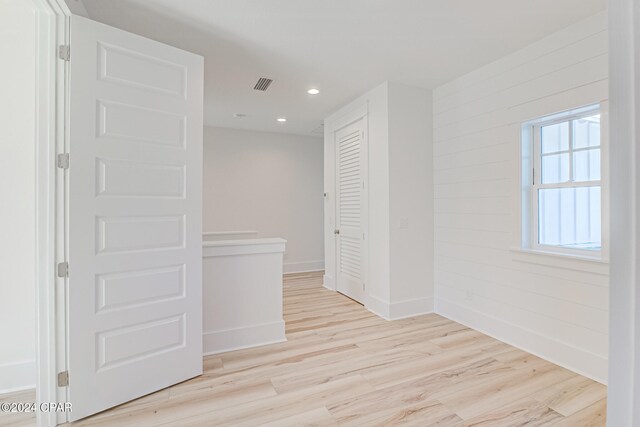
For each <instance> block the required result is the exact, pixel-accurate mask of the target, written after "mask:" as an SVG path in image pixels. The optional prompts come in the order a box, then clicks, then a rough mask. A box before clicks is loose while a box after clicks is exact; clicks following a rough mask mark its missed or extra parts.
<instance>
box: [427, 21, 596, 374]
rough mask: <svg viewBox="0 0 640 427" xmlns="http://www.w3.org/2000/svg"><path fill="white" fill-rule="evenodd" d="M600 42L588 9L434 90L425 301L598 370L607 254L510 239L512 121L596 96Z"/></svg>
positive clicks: (515, 205)
mask: <svg viewBox="0 0 640 427" xmlns="http://www.w3.org/2000/svg"><path fill="white" fill-rule="evenodd" d="M607 42H608V36H607V16H606V14H604V13H600V14H598V15H595V16H593V17H592V18H589V19H587V20H585V21H583V22H580V23H578V24H576V25H573V26H571V27H569V28H567V29H565V30H563V31H560V32H558V33H555V34H553V35H550V36H549V37H547V38H545V39H542V40H540V41H538V42H536V43H534V44H532V45H530V46H528V47H527V48H525V49H522V50H520V51H518V52H516V53H514V54H511V55H509V56H507V57H504V58H502V59H500V60H498V61H496V62H494V63H491V64H489V65H487V66H485V67H482V68H480V69H478V70H476V71H474V72H472V73H469V74H467V75H465V76H463V77H460V78H458V79H456V80H454V81H452V82H450V83H448V84H445V85H443V86H441V87H439V88H437V89H436V90H435V91H434V169H435V172H434V192H435V286H436V311H437V312H438V313H441V314H442V315H444V316H446V317H449V318H451V319H453V320H456V321H459V322H461V323H464V324H467V325H469V326H471V327H473V328H475V329H478V330H480V331H483V332H486V333H488V334H490V335H493V336H495V337H497V338H498V339H500V340H502V341H506V342H509V343H512V344H514V345H516V346H518V347H521V348H523V349H525V350H527V351H529V352H531V353H534V354H538V355H540V356H542V357H544V358H546V359H549V360H551V361H553V362H556V363H558V364H560V365H563V366H566V367H568V368H570V369H573V370H574V371H577V372H580V373H583V374H585V375H587V376H590V377H592V378H595V379H597V380H599V381H603V382H604V381H606V379H607V356H608V342H607V340H608V328H609V322H608V315H609V311H608V301H609V276H608V266H607V265H606V264H597V263H596V264H594V263H592V262H585V261H575V260H573V261H564V260H562V259H556V258H551V259H547V257H544V256H538V255H529V254H519V253H516V252H513V251H511V250H510V249H511V248H512V247H514V246H518V244H519V236H520V193H519V190H520V189H519V185H520V178H519V177H520V175H519V168H520V152H519V149H520V126H521V123H522V122H523V121H526V120H528V119H532V118H535V117H539V116H543V115H546V114H549V113H553V112H558V111H563V110H567V109H569V108H572V107H577V106H583V105H589V104H593V103H597V102H602V101H606V100H607V99H608V70H607V60H608V57H607V52H608V45H607Z"/></svg>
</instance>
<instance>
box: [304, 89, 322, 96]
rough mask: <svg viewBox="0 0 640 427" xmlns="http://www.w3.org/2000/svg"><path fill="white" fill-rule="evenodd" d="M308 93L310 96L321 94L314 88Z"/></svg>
mask: <svg viewBox="0 0 640 427" xmlns="http://www.w3.org/2000/svg"><path fill="white" fill-rule="evenodd" d="M307 93H308V94H309V95H317V94H319V93H320V91H319V90H318V89H316V88H315V87H312V88H311V89H309V90H308V91H307Z"/></svg>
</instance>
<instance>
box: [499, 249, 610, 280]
mask: <svg viewBox="0 0 640 427" xmlns="http://www.w3.org/2000/svg"><path fill="white" fill-rule="evenodd" d="M510 250H511V253H512V255H513V258H512V259H513V260H514V261H516V262H525V263H529V264H537V265H545V266H548V267H556V268H562V269H566V270H576V271H586V272H588V273H592V274H599V275H602V276H608V275H609V263H608V262H607V261H605V260H603V259H601V258H597V257H593V258H592V257H587V256H583V255H574V254H568V253H559V252H553V251H543V250H539V249H528V248H520V247H513V248H510Z"/></svg>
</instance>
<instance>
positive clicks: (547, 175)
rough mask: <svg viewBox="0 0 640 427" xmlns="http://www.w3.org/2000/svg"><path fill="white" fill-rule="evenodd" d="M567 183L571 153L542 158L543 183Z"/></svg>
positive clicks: (548, 155)
mask: <svg viewBox="0 0 640 427" xmlns="http://www.w3.org/2000/svg"><path fill="white" fill-rule="evenodd" d="M567 181H569V153H563V154H547V155H544V156H542V177H541V182H542V183H543V184H555V183H558V182H567Z"/></svg>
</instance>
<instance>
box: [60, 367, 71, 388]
mask: <svg viewBox="0 0 640 427" xmlns="http://www.w3.org/2000/svg"><path fill="white" fill-rule="evenodd" d="M68 386H69V371H62V372H58V387H68Z"/></svg>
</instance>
